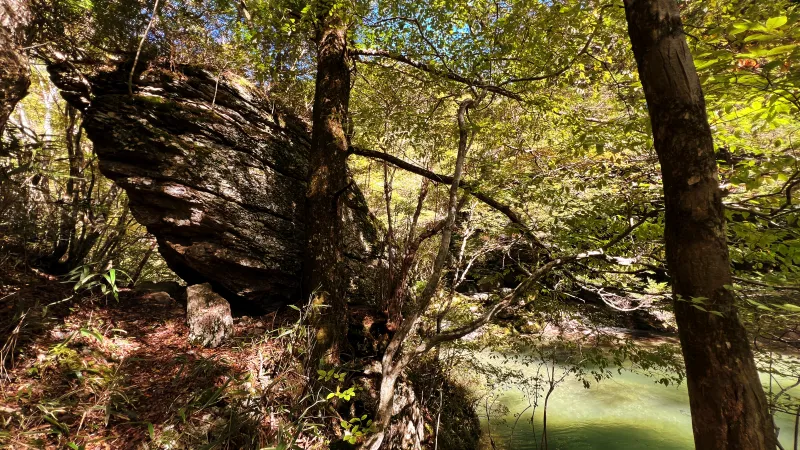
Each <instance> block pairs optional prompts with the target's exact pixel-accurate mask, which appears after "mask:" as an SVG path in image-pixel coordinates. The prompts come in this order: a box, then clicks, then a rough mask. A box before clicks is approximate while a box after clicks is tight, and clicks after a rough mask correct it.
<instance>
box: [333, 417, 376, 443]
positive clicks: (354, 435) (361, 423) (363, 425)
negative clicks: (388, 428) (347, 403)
mask: <svg viewBox="0 0 800 450" xmlns="http://www.w3.org/2000/svg"><path fill="white" fill-rule="evenodd" d="M340 425H341V426H342V428H344V434H345V436H344V437H343V438H342V440H343V441H345V442H348V443H350V444H354V445H355V443H356V442H358V440H359V439H360V438H362V437H364V436H366V435H368V434H370V433H374V432H375V430H376V428H375V424H374V423H373V422H372V420H371V419H369V420H368V419H367V415H366V414H364V415H363V416H361V417H353V418H352V419H350V420H349V421H347V420H342V421H341V423H340Z"/></svg>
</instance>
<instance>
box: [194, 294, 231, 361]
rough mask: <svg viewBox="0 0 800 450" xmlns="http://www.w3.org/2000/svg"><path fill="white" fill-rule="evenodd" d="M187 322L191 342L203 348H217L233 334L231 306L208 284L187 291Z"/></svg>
mask: <svg viewBox="0 0 800 450" xmlns="http://www.w3.org/2000/svg"><path fill="white" fill-rule="evenodd" d="M186 322H187V323H188V324H189V342H191V343H192V344H196V345H202V346H203V347H217V346H218V345H219V344H221V343H222V342H223V341H225V339H227V338H228V337H229V336H230V335H231V333H232V332H233V317H231V305H230V304H229V303H228V302H227V301H226V300H225V299H224V298H222V297H220V296H219V294H217V293H216V292H214V290H213V289H212V288H211V285H210V284H208V283H204V284H195V285H193V286H189V287H188V288H187V289H186Z"/></svg>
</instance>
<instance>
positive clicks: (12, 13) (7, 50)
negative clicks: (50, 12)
mask: <svg viewBox="0 0 800 450" xmlns="http://www.w3.org/2000/svg"><path fill="white" fill-rule="evenodd" d="M29 20H30V11H28V6H27V2H26V1H24V0H0V135H1V134H2V133H3V129H4V128H5V125H6V121H7V120H8V116H9V115H11V112H12V111H14V107H15V106H16V105H17V102H19V101H20V100H22V98H23V97H25V94H27V93H28V86H30V84H31V80H30V68H29V67H28V58H27V56H25V53H24V52H23V50H22V42H23V41H24V39H23V34H24V33H23V30H24V28H25V26H26V25H27V24H28V21H29ZM0 145H2V144H0Z"/></svg>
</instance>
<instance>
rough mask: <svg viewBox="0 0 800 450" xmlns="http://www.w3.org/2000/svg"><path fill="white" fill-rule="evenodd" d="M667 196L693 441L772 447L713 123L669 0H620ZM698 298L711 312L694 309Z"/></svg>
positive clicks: (730, 448)
mask: <svg viewBox="0 0 800 450" xmlns="http://www.w3.org/2000/svg"><path fill="white" fill-rule="evenodd" d="M625 13H626V16H627V21H628V33H629V34H630V38H631V43H632V44H633V53H634V55H635V56H636V63H637V65H638V68H639V77H640V78H641V81H642V85H643V87H644V93H645V97H646V99H647V107H648V111H649V113H650V121H651V123H652V128H653V140H654V144H655V149H656V152H657V153H658V158H659V161H660V163H661V172H662V177H663V184H664V198H665V202H666V229H665V241H666V254H667V266H668V268H669V270H670V274H671V276H672V290H673V293H674V295H675V299H676V300H675V318H676V321H677V323H678V330H679V335H680V340H681V347H682V349H683V356H684V359H685V363H686V375H687V382H688V386H689V400H690V404H691V410H692V426H693V430H694V438H695V445H696V447H697V448H698V449H703V450H713V449H719V450H722V449H726V450H734V449H742V450H758V449H774V448H775V435H774V431H773V425H772V420H771V418H770V416H769V414H768V412H767V402H766V398H765V396H764V391H763V389H762V387H761V383H760V381H759V378H758V372H757V371H756V366H755V363H754V361H753V354H752V352H751V350H750V345H749V343H748V339H747V333H746V331H745V328H744V327H743V326H742V323H741V322H740V321H739V317H738V315H737V311H736V306H735V298H734V296H733V294H732V293H731V292H730V291H729V290H728V289H727V288H726V287H725V286H726V285H730V284H731V283H732V280H731V269H730V261H729V257H728V246H727V243H726V240H725V218H724V216H723V207H722V196H721V193H720V189H719V181H718V176H717V165H716V160H715V157H714V144H713V140H712V137H711V129H710V127H709V124H708V119H707V117H706V108H705V100H704V98H703V93H702V91H701V88H700V80H699V78H698V76H697V72H696V70H695V67H694V62H693V60H692V56H691V54H690V53H689V47H688V45H687V43H686V39H685V37H684V33H683V26H682V23H681V19H680V15H679V12H678V6H677V4H676V2H675V0H625ZM697 298H705V299H706V300H704V303H705V308H706V309H708V310H710V311H719V312H720V313H721V315H719V316H718V315H715V314H711V313H708V312H705V311H702V310H700V309H698V308H695V307H694V304H693V303H692V300H693V299H697Z"/></svg>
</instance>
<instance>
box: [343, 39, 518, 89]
mask: <svg viewBox="0 0 800 450" xmlns="http://www.w3.org/2000/svg"><path fill="white" fill-rule="evenodd" d="M349 53H350V56H365V57H368V58H386V59H391V60H393V61H397V62H401V63H403V64H406V65H409V66H411V67H415V68H417V69H419V70H422V71H424V72H428V73H430V74H432V75H436V76H439V77H442V78H446V79H448V80H451V81H455V82H458V83H462V84H466V85H467V86H471V87H476V88H480V89H484V90H486V91H488V92H492V93H494V94H497V95H502V96H503V97H508V98H510V99H514V100H517V101H522V96H521V95H520V94H518V93H516V92H513V91H510V90H508V89H505V88H503V87H501V86H495V85H493V84H487V83H485V82H483V81H481V80H479V79H470V78H467V77H465V76H463V75H460V74H458V73H455V72H453V71H450V70H442V69H440V68H438V67H435V66H434V65H433V64H431V63H429V62H424V61H417V60H415V59H412V58H410V57H408V56H406V55H403V54H400V53H395V52H389V51H386V50H380V49H351V50H349Z"/></svg>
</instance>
